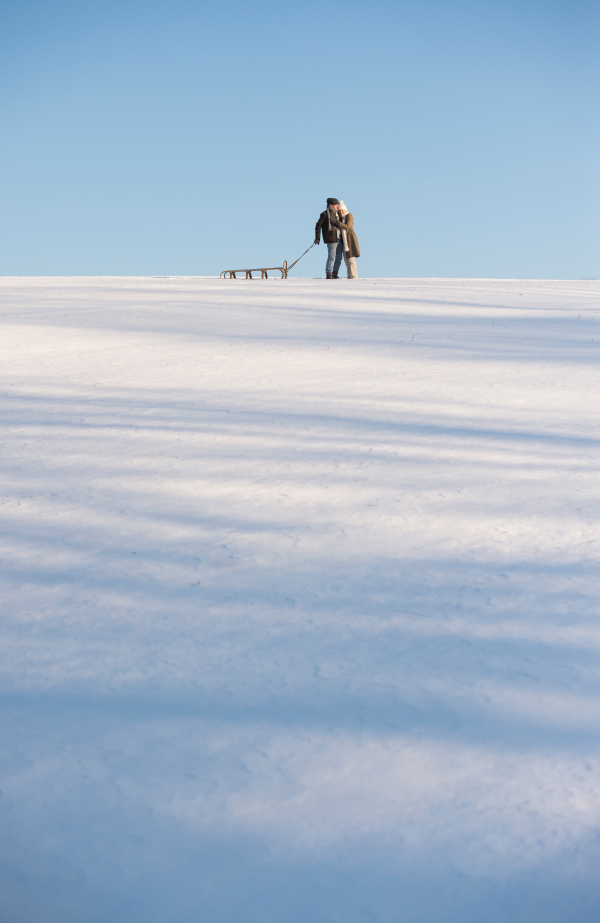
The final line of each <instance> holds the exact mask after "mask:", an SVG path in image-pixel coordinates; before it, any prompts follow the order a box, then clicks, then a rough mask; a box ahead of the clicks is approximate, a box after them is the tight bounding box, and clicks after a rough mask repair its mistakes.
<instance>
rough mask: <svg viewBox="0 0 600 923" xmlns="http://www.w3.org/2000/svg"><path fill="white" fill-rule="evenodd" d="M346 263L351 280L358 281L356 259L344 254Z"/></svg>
mask: <svg viewBox="0 0 600 923" xmlns="http://www.w3.org/2000/svg"><path fill="white" fill-rule="evenodd" d="M344 262H345V264H346V269H347V270H348V278H349V279H358V273H357V271H356V259H355V257H353V256H348V255H347V254H346V253H344Z"/></svg>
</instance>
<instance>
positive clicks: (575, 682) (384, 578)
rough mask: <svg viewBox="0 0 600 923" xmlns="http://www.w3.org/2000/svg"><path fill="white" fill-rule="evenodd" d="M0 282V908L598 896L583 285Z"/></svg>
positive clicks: (588, 901) (419, 917)
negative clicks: (0, 306)
mask: <svg viewBox="0 0 600 923" xmlns="http://www.w3.org/2000/svg"><path fill="white" fill-rule="evenodd" d="M0 289H1V292H2V296H3V297H2V300H3V312H2V320H3V333H2V340H1V349H2V354H3V355H2V379H3V381H2V392H3V395H4V397H3V401H2V435H3V439H2V442H3V455H4V463H3V484H2V492H1V510H2V544H1V552H0V553H1V559H2V585H1V593H2V611H3V619H2V712H3V717H2V721H3V733H2V781H1V783H0V787H1V789H2V798H1V802H0V803H1V804H2V816H3V822H2V828H1V831H2V832H1V838H0V839H1V852H2V877H1V880H0V919H1V920H2V921H3V923H82V921H85V923H107V921H110V923H165V921H169V923H199V921H206V923H309V921H310V923H538V921H544V923H566V921H575V920H576V921H577V923H596V921H597V920H598V919H600V876H599V875H598V869H599V868H600V834H599V822H600V774H599V769H600V753H599V736H598V732H599V730H600V707H599V704H600V703H599V692H600V683H599V670H598V653H599V648H600V621H599V618H598V608H597V592H598V570H597V560H598V558H597V556H598V545H599V538H600V536H599V529H598V519H599V515H598V514H599V492H600V491H599V480H598V472H597V465H598V437H599V434H598V420H599V413H598V411H599V401H598V396H599V393H600V387H599V383H600V382H599V377H600V376H599V368H598V343H599V339H600V331H599V330H598V326H597V319H598V314H599V311H598V305H599V295H600V285H599V284H598V283H596V282H593V281H592V282H590V281H579V282H577V281H573V282H564V281H563V282H553V281H526V282H525V281H515V280H511V281H506V280H457V279H449V280H443V279H425V280H419V279H404V280H401V279H387V280H386V279H380V280H373V279H359V280H357V281H356V282H350V281H348V280H345V279H344V280H339V281H337V282H325V281H324V280H323V281H322V280H310V279H288V280H268V281H260V280H254V281H247V282H246V281H240V280H238V281H233V280H231V281H220V280H218V279H213V278H188V277H185V278H184V277H181V278H176V277H173V278H168V277H163V278H36V279H21V278H4V279H2V280H0Z"/></svg>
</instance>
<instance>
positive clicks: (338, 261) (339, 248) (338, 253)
mask: <svg viewBox="0 0 600 923" xmlns="http://www.w3.org/2000/svg"><path fill="white" fill-rule="evenodd" d="M331 246H332V247H335V248H336V250H335V260H334V261H333V278H334V279H337V277H338V272H339V269H340V266H341V265H342V257H343V255H344V245H343V243H342V241H341V240H338V242H337V244H332V245H331Z"/></svg>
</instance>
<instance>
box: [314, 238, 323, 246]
mask: <svg viewBox="0 0 600 923" xmlns="http://www.w3.org/2000/svg"><path fill="white" fill-rule="evenodd" d="M320 243H321V241H320V240H319V238H318V237H315V244H320ZM313 246H314V244H313Z"/></svg>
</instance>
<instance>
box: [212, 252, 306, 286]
mask: <svg viewBox="0 0 600 923" xmlns="http://www.w3.org/2000/svg"><path fill="white" fill-rule="evenodd" d="M309 249H310V248H309ZM303 255H304V254H303ZM297 262H298V260H296V263H297ZM294 265H295V264H294V263H292V266H294ZM292 266H290V269H291V268H292ZM236 272H245V273H246V279H252V278H253V276H252V273H253V272H259V273H260V277H261V279H268V278H269V273H270V272H280V273H281V278H282V279H287V274H288V264H287V260H284V261H283V266H267V267H266V269H224V270H223V272H222V273H221V275H220V276H219V279H237V276H236Z"/></svg>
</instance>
